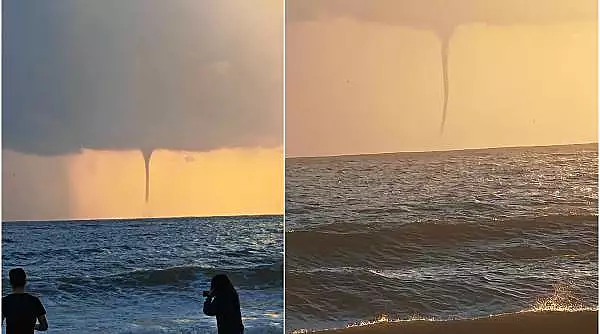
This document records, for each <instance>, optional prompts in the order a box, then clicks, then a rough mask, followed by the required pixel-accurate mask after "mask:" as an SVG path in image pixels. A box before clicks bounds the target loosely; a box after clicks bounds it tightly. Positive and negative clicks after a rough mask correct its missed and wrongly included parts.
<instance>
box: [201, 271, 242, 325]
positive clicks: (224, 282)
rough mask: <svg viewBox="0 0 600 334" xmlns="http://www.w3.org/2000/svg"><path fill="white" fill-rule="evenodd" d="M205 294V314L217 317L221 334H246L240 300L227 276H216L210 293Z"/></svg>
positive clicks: (211, 283) (212, 281)
mask: <svg viewBox="0 0 600 334" xmlns="http://www.w3.org/2000/svg"><path fill="white" fill-rule="evenodd" d="M207 292H208V293H206V292H205V293H204V296H205V297H206V300H205V301H204V310H203V311H204V314H206V315H208V316H216V317H217V328H218V333H219V334H241V333H243V332H244V325H243V324H242V314H241V312H240V299H239V297H238V294H237V292H236V291H235V288H234V287H233V285H232V284H231V281H229V278H227V276H225V275H216V276H215V277H213V278H212V280H211V282H210V291H207Z"/></svg>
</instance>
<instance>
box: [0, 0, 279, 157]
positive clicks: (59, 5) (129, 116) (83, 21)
mask: <svg viewBox="0 0 600 334" xmlns="http://www.w3.org/2000/svg"><path fill="white" fill-rule="evenodd" d="M251 3H254V1H250V2H248V1H246V0H229V1H223V0H211V1H197V0H177V1H161V0H128V1H122V0H102V1H91V0H89V1H88V0H54V1H35V0H5V1H4V3H3V5H4V10H3V33H4V34H3V52H4V57H3V60H2V61H3V70H4V71H3V78H2V79H3V132H4V138H3V140H4V147H5V148H9V149H12V150H15V151H20V152H24V153H33V154H38V155H59V154H65V153H72V152H77V151H78V150H80V149H81V148H93V149H109V150H121V149H140V150H153V149H171V150H190V151H205V150H211V149H215V148H221V147H243V146H277V145H280V144H281V141H282V133H283V129H282V89H281V86H282V60H281V58H282V42H281V40H282V38H281V30H282V26H281V24H282V19H281V17H280V16H281V7H279V8H278V7H277V6H275V7H273V6H270V7H269V6H265V5H264V3H259V2H256V3H255V4H256V5H252V4H251ZM261 4H262V6H261Z"/></svg>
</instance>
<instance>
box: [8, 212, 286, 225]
mask: <svg viewBox="0 0 600 334" xmlns="http://www.w3.org/2000/svg"><path fill="white" fill-rule="evenodd" d="M278 216H281V217H283V216H284V214H283V213H279V214H277V213H250V214H239V215H235V214H229V215H226V214H223V215H219V214H216V215H208V216H155V217H110V218H77V219H69V218H58V219H17V220H4V219H2V223H3V224H4V223H9V224H12V223H52V222H78V223H79V222H89V221H111V220H159V219H182V218H188V219H190V218H192V219H193V218H196V219H206V218H244V217H278Z"/></svg>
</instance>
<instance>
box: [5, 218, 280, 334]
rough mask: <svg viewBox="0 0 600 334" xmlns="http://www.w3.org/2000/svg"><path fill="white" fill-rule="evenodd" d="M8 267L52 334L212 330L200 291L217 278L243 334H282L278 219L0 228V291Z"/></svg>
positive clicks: (40, 224)
mask: <svg viewBox="0 0 600 334" xmlns="http://www.w3.org/2000/svg"><path fill="white" fill-rule="evenodd" d="M13 267H23V268H24V269H25V270H26V272H27V274H28V279H29V283H28V286H27V289H28V290H29V291H30V292H31V293H32V294H34V295H36V296H38V297H40V299H41V300H42V303H43V304H44V306H45V308H46V311H47V314H48V315H47V318H48V322H49V326H50V329H49V330H48V331H47V332H46V333H49V334H52V333H55V334H58V333H111V334H113V333H114V334H124V333H216V332H217V331H216V321H215V318H214V317H208V316H205V315H204V314H203V313H202V306H203V301H204V298H203V297H202V291H203V290H208V288H209V286H210V279H211V278H212V277H213V275H215V274H217V273H224V274H226V275H228V276H229V278H230V279H231V281H232V282H233V284H234V286H235V287H236V289H237V292H238V294H239V296H240V303H241V309H242V317H243V323H244V325H245V327H246V331H245V333H250V334H252V333H282V332H283V217H282V216H251V217H213V218H156V219H134V220H129V219H126V220H87V221H51V222H12V223H11V222H4V223H3V224H2V278H3V281H2V283H3V284H2V292H3V294H4V295H5V294H7V293H9V291H10V287H9V284H8V279H7V277H8V270H9V269H10V268H13ZM4 330H5V329H4V328H3V331H4ZM3 333H4V332H3Z"/></svg>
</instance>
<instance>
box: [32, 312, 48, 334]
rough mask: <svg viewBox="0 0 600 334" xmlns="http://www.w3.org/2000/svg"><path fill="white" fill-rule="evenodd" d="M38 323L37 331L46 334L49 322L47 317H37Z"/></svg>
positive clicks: (36, 325) (43, 315)
mask: <svg viewBox="0 0 600 334" xmlns="http://www.w3.org/2000/svg"><path fill="white" fill-rule="evenodd" d="M37 320H38V323H37V324H35V327H34V329H35V330H36V331H40V332H45V331H47V330H48V320H47V319H46V315H45V314H42V315H39V316H38V317H37Z"/></svg>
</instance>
